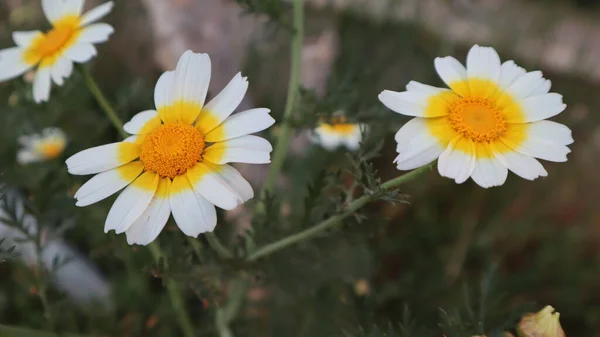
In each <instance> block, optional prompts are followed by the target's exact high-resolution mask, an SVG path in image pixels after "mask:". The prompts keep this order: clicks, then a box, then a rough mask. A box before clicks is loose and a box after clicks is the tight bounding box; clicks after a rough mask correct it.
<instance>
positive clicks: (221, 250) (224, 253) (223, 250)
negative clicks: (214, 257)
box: [204, 232, 233, 259]
mask: <svg viewBox="0 0 600 337" xmlns="http://www.w3.org/2000/svg"><path fill="white" fill-rule="evenodd" d="M204 237H205V238H206V241H208V244H209V245H210V246H211V247H212V249H214V250H215V251H216V252H217V254H218V255H219V257H220V258H222V259H232V258H233V254H232V253H231V252H230V251H229V249H227V247H225V246H224V245H223V244H222V243H221V241H220V240H219V238H218V237H217V236H216V235H215V233H213V232H207V233H205V234H204Z"/></svg>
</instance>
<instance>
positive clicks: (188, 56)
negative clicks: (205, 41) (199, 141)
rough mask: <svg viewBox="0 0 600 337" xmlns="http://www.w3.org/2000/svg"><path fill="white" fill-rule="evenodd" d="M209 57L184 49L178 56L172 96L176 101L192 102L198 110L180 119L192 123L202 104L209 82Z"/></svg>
mask: <svg viewBox="0 0 600 337" xmlns="http://www.w3.org/2000/svg"><path fill="white" fill-rule="evenodd" d="M210 67H211V65H210V57H209V56H208V54H200V53H193V52H192V51H191V50H188V51H186V52H185V53H183V55H182V56H181V57H180V58H179V62H178V63H177V68H176V69H175V83H174V84H175V86H174V87H173V97H174V99H175V101H177V102H186V103H193V104H196V105H198V108H199V109H198V110H197V111H195V113H194V114H190V115H189V116H181V118H182V119H181V121H183V122H185V123H189V124H192V123H193V122H194V121H195V120H196V117H197V116H198V115H197V114H198V113H200V109H201V108H202V106H203V105H204V100H205V99H206V93H207V92H208V84H209V82H210V71H211V69H210Z"/></svg>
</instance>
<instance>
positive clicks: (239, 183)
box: [207, 163, 254, 202]
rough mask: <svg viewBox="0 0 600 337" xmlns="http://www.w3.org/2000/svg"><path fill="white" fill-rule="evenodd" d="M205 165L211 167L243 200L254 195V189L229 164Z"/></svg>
mask: <svg viewBox="0 0 600 337" xmlns="http://www.w3.org/2000/svg"><path fill="white" fill-rule="evenodd" d="M207 165H208V166H209V167H210V168H211V169H213V170H214V171H215V172H217V174H218V175H219V176H221V178H223V180H224V181H225V182H226V183H227V184H228V185H229V187H230V188H231V189H232V190H234V191H235V192H236V193H237V194H238V195H239V196H240V197H241V198H242V200H243V201H244V202H246V201H248V200H250V199H252V198H253V197H254V190H253V189H252V186H251V185H250V183H249V182H248V181H247V180H246V179H244V177H242V175H241V174H240V172H238V170H236V169H235V168H234V167H233V166H230V165H213V164H208V163H207Z"/></svg>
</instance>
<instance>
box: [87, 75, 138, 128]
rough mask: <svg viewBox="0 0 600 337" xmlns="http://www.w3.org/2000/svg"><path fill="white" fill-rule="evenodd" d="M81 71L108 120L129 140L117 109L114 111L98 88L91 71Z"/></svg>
mask: <svg viewBox="0 0 600 337" xmlns="http://www.w3.org/2000/svg"><path fill="white" fill-rule="evenodd" d="M79 69H80V70H81V74H82V75H83V79H84V80H85V84H86V85H87V87H88V89H89V90H90V92H91V93H92V95H94V97H95V98H96V101H98V104H100V107H102V110H104V112H105V113H106V116H107V117H108V119H110V121H111V122H112V124H113V125H114V126H115V129H117V131H119V134H121V136H122V137H123V138H127V137H128V136H129V135H128V134H127V133H126V132H125V130H123V122H122V121H121V119H120V118H119V115H117V112H116V111H115V109H113V108H112V106H111V105H110V103H108V100H107V99H106V97H105V96H104V94H103V93H102V90H100V87H98V84H96V81H95V80H94V77H93V76H92V74H91V73H90V71H89V70H88V69H87V68H86V67H84V66H79Z"/></svg>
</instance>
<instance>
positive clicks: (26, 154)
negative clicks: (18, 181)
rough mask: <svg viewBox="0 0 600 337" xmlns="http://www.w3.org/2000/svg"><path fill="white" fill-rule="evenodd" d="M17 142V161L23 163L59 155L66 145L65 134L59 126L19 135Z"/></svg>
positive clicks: (45, 159) (51, 158) (44, 159)
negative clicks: (18, 147) (18, 145)
mask: <svg viewBox="0 0 600 337" xmlns="http://www.w3.org/2000/svg"><path fill="white" fill-rule="evenodd" d="M19 144H20V146H21V148H20V149H19V151H18V152H17V162H18V163H19V164H21V165H25V164H30V163H35V162H41V161H47V160H53V159H57V158H58V157H60V155H61V154H62V153H63V151H64V149H65V147H66V146H67V136H66V135H65V133H64V132H63V131H62V130H61V129H59V128H46V129H44V130H43V131H42V132H41V133H37V134H32V135H25V136H21V137H19Z"/></svg>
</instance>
